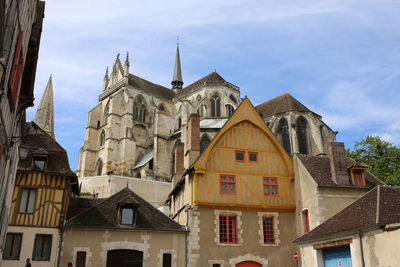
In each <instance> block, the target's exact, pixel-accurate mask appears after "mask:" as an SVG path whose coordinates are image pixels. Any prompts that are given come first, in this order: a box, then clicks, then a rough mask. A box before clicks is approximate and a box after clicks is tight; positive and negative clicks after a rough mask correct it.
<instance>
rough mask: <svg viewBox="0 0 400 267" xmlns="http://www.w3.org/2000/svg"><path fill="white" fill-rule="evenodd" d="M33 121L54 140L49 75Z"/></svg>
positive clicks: (52, 106)
mask: <svg viewBox="0 0 400 267" xmlns="http://www.w3.org/2000/svg"><path fill="white" fill-rule="evenodd" d="M33 121H34V122H35V123H36V124H37V125H38V126H39V127H40V128H42V130H44V131H45V132H46V133H48V134H49V135H50V136H51V137H53V138H54V139H55V135H54V101H53V81H52V75H50V78H49V81H48V82H47V86H46V89H45V90H44V93H43V96H42V99H41V100H40V104H39V107H38V109H37V111H36V115H35V118H34V119H33Z"/></svg>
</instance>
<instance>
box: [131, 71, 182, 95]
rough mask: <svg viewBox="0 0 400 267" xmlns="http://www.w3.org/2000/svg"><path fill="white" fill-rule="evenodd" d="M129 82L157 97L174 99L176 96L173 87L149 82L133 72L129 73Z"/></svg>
mask: <svg viewBox="0 0 400 267" xmlns="http://www.w3.org/2000/svg"><path fill="white" fill-rule="evenodd" d="M129 84H130V85H132V86H134V87H135V88H138V89H140V90H142V91H144V92H146V93H148V94H150V95H153V96H155V97H157V98H162V99H167V100H172V99H173V97H174V96H175V92H174V91H173V90H172V89H168V88H166V87H164V86H161V85H158V84H155V83H152V82H149V81H147V80H145V79H142V78H140V77H138V76H136V75H133V74H129Z"/></svg>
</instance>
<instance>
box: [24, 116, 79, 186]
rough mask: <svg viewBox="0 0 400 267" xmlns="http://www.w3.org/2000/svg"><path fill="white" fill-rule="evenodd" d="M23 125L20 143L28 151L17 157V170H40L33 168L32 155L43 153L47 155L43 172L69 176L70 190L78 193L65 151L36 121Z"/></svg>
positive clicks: (75, 180)
mask: <svg viewBox="0 0 400 267" xmlns="http://www.w3.org/2000/svg"><path fill="white" fill-rule="evenodd" d="M25 127H26V135H25V136H24V137H23V138H22V145H25V146H27V147H28V149H29V152H28V155H27V157H26V158H25V159H22V158H20V159H19V161H18V171H22V172H24V171H25V172H26V171H40V170H37V169H34V165H33V159H34V156H40V155H43V156H44V157H47V164H46V168H45V170H44V172H46V173H51V174H55V175H66V176H70V177H71V183H72V190H73V192H74V193H75V194H79V188H78V184H77V180H78V177H77V176H76V174H75V173H74V172H73V171H71V169H70V167H69V162H68V154H67V151H65V149H64V148H63V147H62V146H61V145H60V144H59V143H57V141H56V140H55V139H54V138H53V137H51V136H50V135H49V134H48V133H46V132H45V131H44V130H42V129H41V128H40V127H39V126H38V125H37V124H36V123H34V122H28V123H26V126H25Z"/></svg>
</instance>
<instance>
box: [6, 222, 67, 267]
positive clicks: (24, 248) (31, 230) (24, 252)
mask: <svg viewBox="0 0 400 267" xmlns="http://www.w3.org/2000/svg"><path fill="white" fill-rule="evenodd" d="M7 231H8V232H9V233H22V242H21V250H20V255H19V260H4V259H3V260H2V261H1V266H2V267H21V266H25V262H26V259H27V258H30V259H31V263H32V266H41V267H54V266H56V263H57V257H58V252H59V251H58V248H59V244H60V233H59V229H57V228H46V227H26V226H24V227H21V226H9V227H8V229H7ZM37 234H45V235H52V241H51V253H50V260H49V261H34V260H32V256H33V255H32V253H33V247H34V244H35V237H36V235H37ZM61 266H62V265H61Z"/></svg>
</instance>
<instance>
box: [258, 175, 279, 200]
mask: <svg viewBox="0 0 400 267" xmlns="http://www.w3.org/2000/svg"><path fill="white" fill-rule="evenodd" d="M262 179H263V191H264V196H270V197H279V184H278V178H275V177H263V178H262ZM273 181H275V182H273ZM267 188H268V193H267V192H266V189H267ZM273 188H276V194H273V190H272V189H273Z"/></svg>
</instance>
